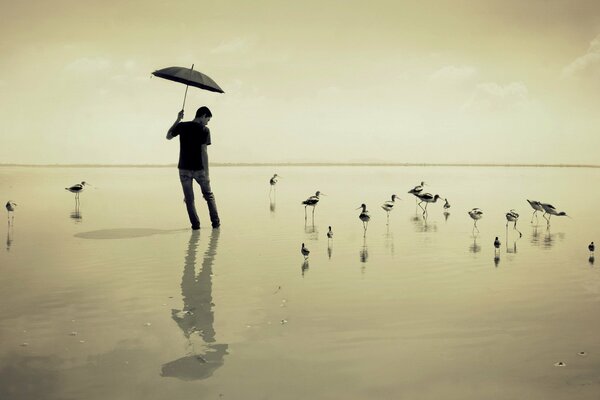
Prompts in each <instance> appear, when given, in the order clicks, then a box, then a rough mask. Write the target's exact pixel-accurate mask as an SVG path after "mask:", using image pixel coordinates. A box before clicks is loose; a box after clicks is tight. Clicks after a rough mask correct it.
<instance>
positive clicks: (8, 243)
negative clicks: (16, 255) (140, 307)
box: [6, 224, 13, 251]
mask: <svg viewBox="0 0 600 400" xmlns="http://www.w3.org/2000/svg"><path fill="white" fill-rule="evenodd" d="M12 242H13V226H12V224H11V225H9V226H8V230H7V231H6V251H10V246H12Z"/></svg>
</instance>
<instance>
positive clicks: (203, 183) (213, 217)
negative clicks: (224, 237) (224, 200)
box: [194, 170, 221, 228]
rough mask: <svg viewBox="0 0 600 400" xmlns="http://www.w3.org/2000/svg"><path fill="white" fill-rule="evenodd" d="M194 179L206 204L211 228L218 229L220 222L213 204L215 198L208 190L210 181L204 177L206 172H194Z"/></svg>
mask: <svg viewBox="0 0 600 400" xmlns="http://www.w3.org/2000/svg"><path fill="white" fill-rule="evenodd" d="M194 179H196V181H197V182H198V184H199V185H200V190H202V196H203V197H204V200H206V204H207V205H208V213H209V215H210V222H212V226H213V228H218V227H219V226H220V225H221V220H220V219H219V213H218V212H217V203H216V202H215V196H214V195H213V192H212V190H211V188H210V179H209V178H208V176H206V172H205V171H204V170H200V171H194Z"/></svg>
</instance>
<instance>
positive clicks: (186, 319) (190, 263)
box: [161, 229, 228, 381]
mask: <svg viewBox="0 0 600 400" xmlns="http://www.w3.org/2000/svg"><path fill="white" fill-rule="evenodd" d="M219 233H220V230H219V229H214V230H212V233H211V236H210V241H209V243H208V248H207V250H206V252H205V253H204V259H203V261H202V269H201V270H200V272H199V273H198V275H197V276H196V253H197V250H198V242H199V240H200V231H193V232H192V234H191V236H190V240H189V243H188V249H187V252H186V256H185V264H184V267H183V276H182V279H181V294H182V297H183V303H184V305H183V309H182V310H176V309H173V310H171V318H173V320H174V321H175V322H176V323H177V326H179V328H180V329H181V331H182V332H183V335H184V336H185V337H186V339H187V340H188V346H189V354H188V355H187V356H185V357H182V358H179V359H177V360H174V361H171V362H168V363H166V364H164V365H163V366H162V373H161V375H162V376H164V377H174V378H178V379H181V380H186V381H189V380H199V379H206V378H208V377H210V376H211V375H212V374H213V372H214V371H215V370H216V369H217V368H219V367H220V366H221V365H223V363H224V357H225V356H226V355H227V354H228V352H227V349H228V345H227V344H219V343H215V342H216V340H215V334H216V333H215V330H214V312H213V306H214V304H213V298H212V267H213V263H214V257H215V255H216V254H217V244H218V240H219ZM198 337H199V338H201V339H202V342H203V343H202V344H201V345H200V346H201V347H202V348H203V349H202V350H201V351H196V350H195V349H194V343H193V340H194V339H195V338H198Z"/></svg>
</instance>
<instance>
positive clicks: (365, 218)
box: [357, 203, 371, 235]
mask: <svg viewBox="0 0 600 400" xmlns="http://www.w3.org/2000/svg"><path fill="white" fill-rule="evenodd" d="M360 209H362V211H361V212H360V214H359V215H358V219H360V220H361V221H362V223H363V228H364V230H365V235H366V234H367V226H368V225H369V221H370V220H371V216H370V215H369V212H368V211H367V205H366V204H364V203H363V204H361V205H360V207H358V208H357V210H360Z"/></svg>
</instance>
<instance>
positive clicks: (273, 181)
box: [269, 174, 281, 193]
mask: <svg viewBox="0 0 600 400" xmlns="http://www.w3.org/2000/svg"><path fill="white" fill-rule="evenodd" d="M279 178H281V177H280V176H279V175H277V174H275V175H273V177H272V178H271V179H269V184H270V185H271V190H270V192H269V193H271V192H272V191H273V188H274V187H275V185H276V184H277V179H279Z"/></svg>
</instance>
